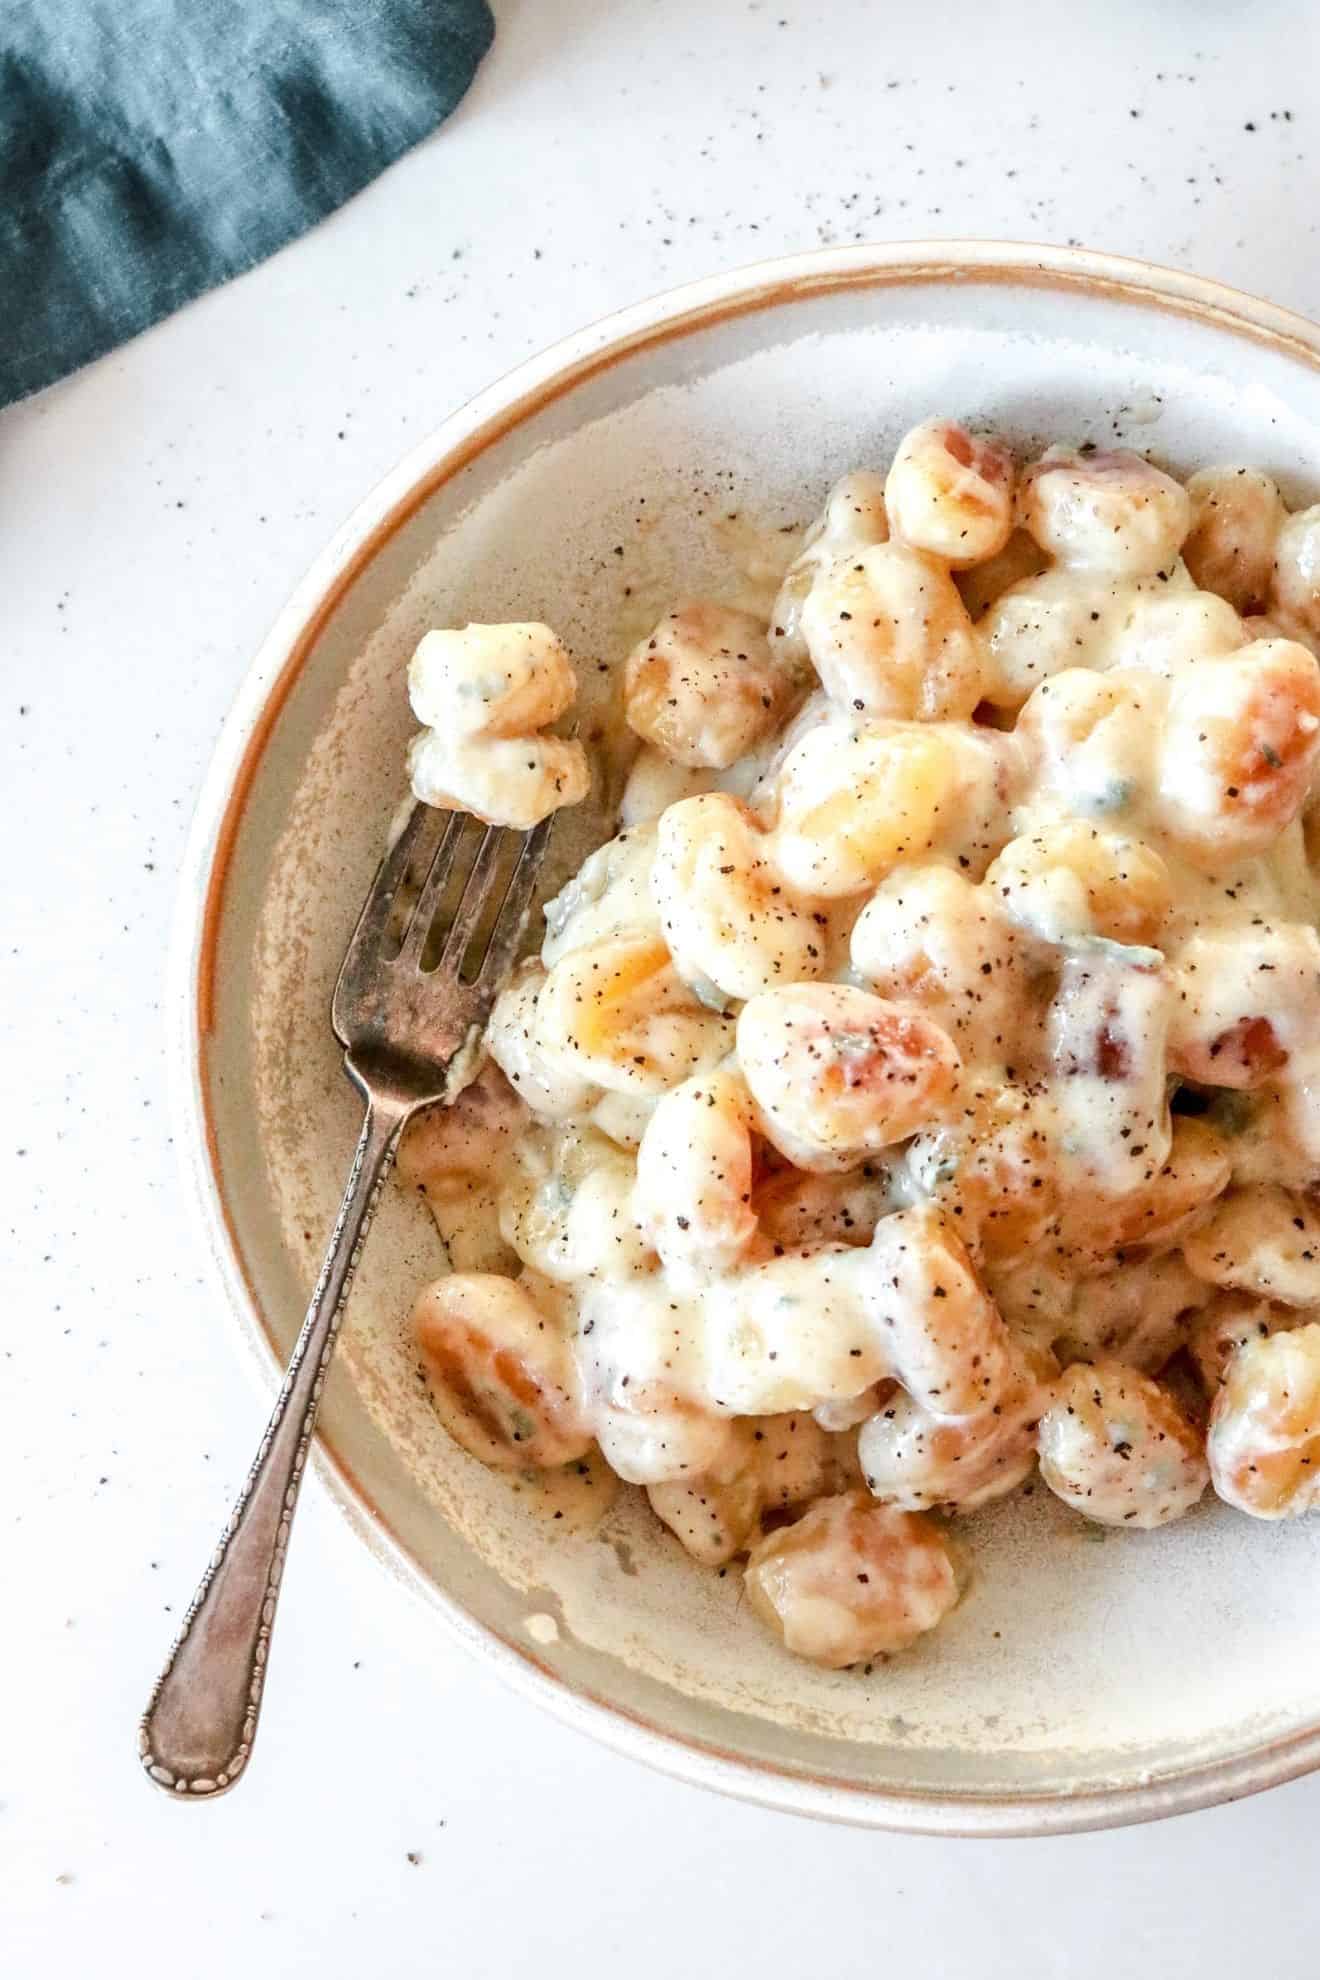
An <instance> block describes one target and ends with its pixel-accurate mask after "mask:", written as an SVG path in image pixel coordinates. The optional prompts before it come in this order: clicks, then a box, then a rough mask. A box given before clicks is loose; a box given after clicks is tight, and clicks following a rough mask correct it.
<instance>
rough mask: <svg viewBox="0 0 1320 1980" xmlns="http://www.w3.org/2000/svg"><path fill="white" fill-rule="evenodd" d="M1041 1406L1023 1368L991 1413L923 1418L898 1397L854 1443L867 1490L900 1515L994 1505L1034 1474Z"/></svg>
mask: <svg viewBox="0 0 1320 1980" xmlns="http://www.w3.org/2000/svg"><path fill="white" fill-rule="evenodd" d="M1041 1372H1042V1374H1043V1373H1044V1372H1045V1371H1044V1367H1042V1371H1041ZM1049 1372H1050V1373H1052V1372H1053V1369H1052V1365H1051V1366H1050V1368H1049ZM1047 1400H1048V1390H1047V1388H1046V1386H1045V1384H1044V1383H1043V1382H1042V1380H1041V1379H1040V1377H1039V1376H1038V1375H1037V1373H1036V1371H1035V1370H1034V1369H1033V1368H1031V1367H1029V1366H1028V1365H1027V1364H1026V1363H1025V1362H1024V1363H1023V1366H1022V1368H1021V1371H1020V1374H1019V1376H1018V1377H1017V1379H1016V1380H1015V1381H1014V1382H1013V1384H1012V1386H1011V1387H1010V1388H1009V1389H1008V1390H1007V1392H1006V1393H1005V1395H1004V1396H1003V1398H1002V1399H1001V1401H1000V1403H999V1404H998V1406H997V1407H996V1408H995V1409H993V1410H982V1411H980V1412H979V1413H978V1414H977V1415H975V1416H968V1417H962V1418H952V1419H950V1418H941V1417H938V1416H931V1415H930V1414H929V1413H928V1412H927V1411H926V1410H924V1409H922V1407H921V1406H920V1404H919V1403H917V1402H914V1400H913V1399H912V1397H911V1396H909V1395H904V1394H903V1393H902V1392H901V1391H899V1392H898V1393H897V1394H895V1395H893V1396H891V1397H890V1398H889V1399H888V1400H887V1401H886V1402H885V1403H884V1404H883V1405H882V1407H881V1408H880V1409H879V1410H878V1411H877V1412H876V1414H875V1415H874V1416H872V1417H871V1418H870V1419H869V1420H868V1421H867V1422H865V1423H864V1424H863V1425H862V1429H861V1433H860V1435H859V1437H858V1440H857V1454H858V1457H859V1459H860V1461H861V1466H862V1473H863V1476H864V1478H865V1480H866V1485H867V1489H868V1490H869V1491H870V1492H871V1493H873V1494H874V1496H875V1497H876V1498H877V1499H879V1500H881V1501H882V1503H883V1504H885V1505H890V1506H901V1507H902V1508H903V1509H904V1510H905V1511H907V1512H925V1511H929V1510H931V1509H933V1508H936V1507H945V1508H948V1509H950V1510H956V1511H958V1512H974V1511H975V1510H976V1508H977V1507H978V1506H984V1505H988V1504H989V1503H990V1501H991V1500H992V1499H1001V1498H1003V1496H1004V1494H1005V1493H1006V1492H1012V1491H1014V1490H1015V1489H1016V1487H1017V1486H1019V1485H1020V1484H1022V1482H1023V1480H1024V1479H1026V1478H1028V1477H1029V1476H1030V1475H1031V1473H1032V1472H1033V1471H1034V1470H1035V1468H1036V1426H1037V1424H1038V1423H1039V1420H1040V1413H1041V1411H1042V1409H1043V1408H1044V1407H1045V1404H1046V1402H1047Z"/></svg>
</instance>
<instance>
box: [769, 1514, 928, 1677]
mask: <svg viewBox="0 0 1320 1980" xmlns="http://www.w3.org/2000/svg"><path fill="white" fill-rule="evenodd" d="M746 1582H747V1595H748V1599H749V1601H750V1602H751V1605H752V1608H753V1609H754V1611H755V1612H756V1614H757V1615H758V1616H759V1617H760V1618H761V1620H762V1622H764V1623H765V1624H766V1625H767V1626H768V1627H769V1628H770V1629H771V1630H773V1631H774V1633H775V1634H776V1635H777V1636H778V1637H779V1638H780V1639H781V1641H782V1642H783V1643H784V1645H785V1647H786V1648H787V1649H789V1650H791V1651H792V1652H793V1654H794V1655H795V1656H798V1657H805V1658H806V1659H807V1660H808V1661H809V1662H811V1663H813V1664H823V1665H825V1667H826V1668H827V1669H829V1670H842V1669H844V1668H846V1667H847V1666H848V1665H849V1664H860V1663H864V1662H865V1661H866V1660H867V1659H868V1658H870V1657H879V1656H890V1655H892V1654H893V1653H894V1652H896V1651H899V1650H906V1649H908V1648H909V1647H910V1645H912V1644H913V1643H915V1642H916V1640H917V1638H918V1637H919V1636H923V1635H924V1634H925V1633H926V1632H927V1631H928V1630H931V1629H934V1628H935V1626H936V1624H937V1623H939V1622H940V1621H942V1619H943V1618H944V1617H945V1616H946V1615H947V1614H948V1612H949V1610H950V1609H951V1608H953V1606H954V1604H955V1602H956V1601H957V1599H958V1581H957V1576H956V1574H955V1572H954V1565H953V1560H952V1557H951V1555H950V1553H949V1549H948V1546H947V1543H946V1542H945V1540H944V1538H943V1536H942V1535H941V1533H940V1531H939V1528H938V1527H937V1526H936V1525H935V1524H934V1522H933V1521H931V1520H928V1519H925V1518H923V1517H922V1515H921V1514H920V1513H909V1512H898V1511H895V1510H894V1509H893V1508H892V1507H890V1506H878V1505H876V1503H875V1501H874V1500H873V1499H871V1498H870V1497H869V1495H868V1494H867V1493H865V1492H860V1491H854V1492H843V1493H840V1494H839V1495H838V1496H837V1497H835V1498H829V1499H820V1500H818V1501H817V1503H816V1504H815V1505H814V1506H813V1507H812V1508H811V1510H810V1511H809V1512H807V1513H804V1514H803V1516H802V1518H801V1519H799V1520H796V1521H795V1522H794V1523H793V1525H791V1526H787V1527H782V1528H780V1529H779V1531H778V1532H775V1533H771V1534H768V1535H767V1536H766V1538H765V1539H764V1540H762V1541H761V1542H760V1543H759V1544H758V1545H757V1546H756V1547H754V1548H753V1549H752V1554H751V1558H750V1560H749V1561H748V1563H747V1571H746Z"/></svg>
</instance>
